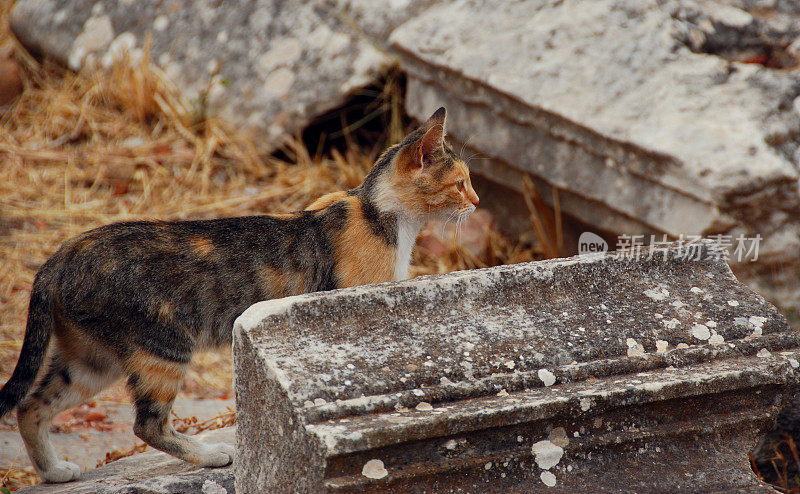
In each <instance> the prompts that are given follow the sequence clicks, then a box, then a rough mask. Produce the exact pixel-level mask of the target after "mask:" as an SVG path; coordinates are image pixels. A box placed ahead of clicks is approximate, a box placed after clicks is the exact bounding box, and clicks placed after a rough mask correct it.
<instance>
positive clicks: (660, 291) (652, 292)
mask: <svg viewBox="0 0 800 494" xmlns="http://www.w3.org/2000/svg"><path fill="white" fill-rule="evenodd" d="M643 293H644V294H645V295H647V296H648V297H650V298H652V299H653V300H655V301H661V300H664V299H665V298H667V297H669V290H667V289H666V288H661V287H656V288H651V289H649V290H645V291H644V292H643Z"/></svg>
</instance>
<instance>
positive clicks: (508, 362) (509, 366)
mask: <svg viewBox="0 0 800 494" xmlns="http://www.w3.org/2000/svg"><path fill="white" fill-rule="evenodd" d="M504 365H505V366H506V367H508V369H509V370H511V369H513V368H514V366H515V364H514V361H513V360H509V361H507V362H506V363H505V364H504Z"/></svg>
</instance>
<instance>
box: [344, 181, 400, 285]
mask: <svg viewBox="0 0 800 494" xmlns="http://www.w3.org/2000/svg"><path fill="white" fill-rule="evenodd" d="M345 202H346V203H347V205H348V211H349V215H348V218H347V224H346V225H345V227H344V231H343V232H342V233H341V234H340V235H339V236H338V238H337V239H336V245H335V256H336V275H337V277H338V278H339V284H340V286H342V287H348V286H357V285H366V284H369V283H382V282H384V281H392V280H393V279H394V266H395V263H396V262H397V250H396V249H395V248H394V247H392V246H389V245H386V243H384V241H383V240H382V239H381V238H380V237H378V236H376V235H375V234H373V233H372V230H371V229H370V226H369V224H368V223H367V220H366V219H365V218H364V213H363V212H362V211H361V202H360V200H359V199H358V198H357V197H353V196H350V197H347V198H346V199H345Z"/></svg>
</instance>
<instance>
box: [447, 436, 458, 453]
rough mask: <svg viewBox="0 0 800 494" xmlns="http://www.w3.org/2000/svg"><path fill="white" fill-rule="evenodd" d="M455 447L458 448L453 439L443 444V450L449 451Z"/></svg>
mask: <svg viewBox="0 0 800 494" xmlns="http://www.w3.org/2000/svg"><path fill="white" fill-rule="evenodd" d="M456 446H458V443H457V442H456V440H455V439H450V440H449V441H447V442H446V443H444V449H448V450H450V451H453V450H454V449H456Z"/></svg>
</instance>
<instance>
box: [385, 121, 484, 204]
mask: <svg viewBox="0 0 800 494" xmlns="http://www.w3.org/2000/svg"><path fill="white" fill-rule="evenodd" d="M445 117H446V111H445V109H444V107H442V108H439V109H438V110H436V111H435V112H434V113H433V115H431V117H430V118H429V119H428V120H427V121H426V122H425V123H424V124H423V125H422V126H420V128H419V129H417V130H415V131H414V132H412V133H411V134H409V135H408V136H407V137H406V138H405V139H403V141H402V142H401V143H400V144H399V145H397V147H396V151H395V152H394V153H393V156H392V158H393V159H392V160H391V172H389V170H386V171H387V172H389V173H386V175H384V177H383V180H381V182H383V184H382V186H381V187H378V189H379V191H378V192H379V193H378V196H379V200H380V199H384V200H385V201H389V200H392V201H397V202H399V203H400V204H398V206H401V207H402V209H403V210H405V211H406V212H408V213H412V214H416V215H420V216H422V215H430V216H432V217H438V218H441V219H445V220H455V219H458V218H459V217H465V216H466V215H468V214H470V213H472V212H473V211H475V208H476V207H477V206H478V203H479V202H480V200H479V199H478V194H476V193H475V189H473V188H472V182H471V181H470V178H469V169H468V168H467V165H466V164H465V163H464V161H462V160H461V158H459V157H458V156H457V155H456V154H455V153H454V152H453V149H452V148H451V147H450V146H449V145H448V144H447V143H446V142H445V140H444V136H445V130H444V125H445ZM387 186H389V187H390V188H391V190H387V188H386V187H387ZM381 189H382V190H381ZM381 192H383V193H381ZM381 196H383V197H381ZM390 198H391V199H390Z"/></svg>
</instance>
